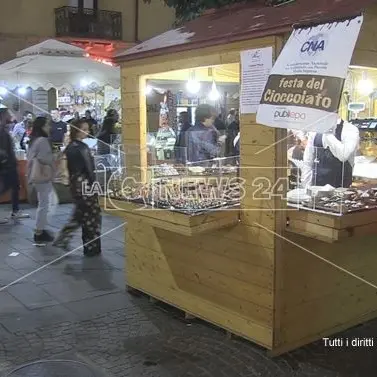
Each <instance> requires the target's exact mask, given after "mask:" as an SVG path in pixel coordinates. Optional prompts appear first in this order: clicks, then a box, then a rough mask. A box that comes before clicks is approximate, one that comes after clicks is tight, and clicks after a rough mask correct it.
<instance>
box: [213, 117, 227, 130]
mask: <svg viewBox="0 0 377 377" xmlns="http://www.w3.org/2000/svg"><path fill="white" fill-rule="evenodd" d="M213 124H214V126H215V128H216V129H217V131H220V132H222V133H225V130H226V124H225V122H224V121H223V120H222V117H221V114H220V115H218V116H217V117H215V120H214V122H213Z"/></svg>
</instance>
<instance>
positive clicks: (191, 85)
mask: <svg viewBox="0 0 377 377" xmlns="http://www.w3.org/2000/svg"><path fill="white" fill-rule="evenodd" d="M186 88H187V90H188V91H189V92H190V93H192V94H196V93H198V92H199V90H200V82H199V81H197V80H196V79H195V71H192V72H191V73H190V77H189V79H188V81H187V84H186Z"/></svg>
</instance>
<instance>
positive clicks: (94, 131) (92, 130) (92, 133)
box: [85, 109, 98, 137]
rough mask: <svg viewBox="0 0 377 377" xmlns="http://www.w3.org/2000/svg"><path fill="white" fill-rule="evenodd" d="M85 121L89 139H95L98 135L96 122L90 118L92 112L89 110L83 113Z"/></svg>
mask: <svg viewBox="0 0 377 377" xmlns="http://www.w3.org/2000/svg"><path fill="white" fill-rule="evenodd" d="M85 119H86V120H87V122H88V124H89V131H90V132H89V133H90V137H95V135H97V133H98V122H97V120H96V119H95V118H93V117H92V112H91V111H90V110H89V109H88V110H86V111H85Z"/></svg>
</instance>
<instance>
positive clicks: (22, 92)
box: [17, 87, 27, 96]
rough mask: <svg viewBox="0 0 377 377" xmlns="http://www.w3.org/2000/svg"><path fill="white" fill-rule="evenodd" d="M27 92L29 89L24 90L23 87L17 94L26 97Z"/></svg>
mask: <svg viewBox="0 0 377 377" xmlns="http://www.w3.org/2000/svg"><path fill="white" fill-rule="evenodd" d="M26 92H27V89H26V88H24V87H21V88H18V90H17V93H18V94H19V95H20V96H24V95H25V94H26Z"/></svg>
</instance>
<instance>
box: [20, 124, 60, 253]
mask: <svg viewBox="0 0 377 377" xmlns="http://www.w3.org/2000/svg"><path fill="white" fill-rule="evenodd" d="M49 133H50V124H49V122H48V120H47V118H45V117H38V118H36V119H35V121H34V124H33V129H32V132H31V134H30V142H29V149H28V153H27V160H28V167H27V175H28V182H29V184H31V185H33V187H34V189H35V190H36V192H37V198H38V209H37V215H36V226H35V233H34V242H35V244H36V245H37V246H45V245H46V243H48V242H52V241H53V240H54V237H53V235H52V234H51V233H50V232H49V231H47V230H46V226H47V215H48V211H49V209H50V208H51V207H52V205H56V204H57V199H56V193H55V190H54V187H53V185H52V180H53V171H54V166H53V165H54V158H53V154H52V148H51V144H50V142H49V139H48V137H49ZM53 201H54V202H55V203H52V202H53Z"/></svg>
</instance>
